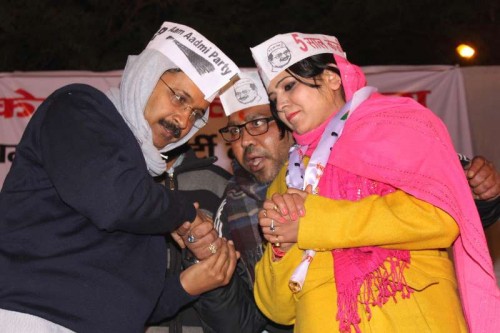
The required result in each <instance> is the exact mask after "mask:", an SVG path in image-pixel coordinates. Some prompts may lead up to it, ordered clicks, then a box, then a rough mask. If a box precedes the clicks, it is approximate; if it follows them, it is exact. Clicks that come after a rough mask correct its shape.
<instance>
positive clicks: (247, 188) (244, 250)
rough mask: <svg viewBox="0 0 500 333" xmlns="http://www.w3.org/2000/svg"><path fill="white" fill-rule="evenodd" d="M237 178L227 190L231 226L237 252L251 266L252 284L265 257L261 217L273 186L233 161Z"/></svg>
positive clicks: (235, 177) (232, 180)
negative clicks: (260, 212) (263, 256)
mask: <svg viewBox="0 0 500 333" xmlns="http://www.w3.org/2000/svg"><path fill="white" fill-rule="evenodd" d="M233 174H234V175H233V177H231V179H230V180H229V183H228V185H227V189H226V206H225V210H226V212H227V222H228V228H229V232H230V233H231V238H232V239H233V241H234V244H235V246H236V250H238V251H240V253H241V258H242V259H243V260H244V261H245V263H246V264H247V266H248V268H249V271H250V274H251V275H252V281H253V280H254V268H255V264H256V263H257V261H259V260H260V258H261V257H262V253H263V243H264V239H263V238H262V233H261V231H260V228H259V219H258V217H257V213H258V212H259V209H260V208H261V207H262V204H263V202H264V200H265V198H266V191H267V187H268V185H269V184H261V183H259V182H257V181H256V180H255V178H254V177H253V176H252V175H251V174H250V173H249V172H247V171H246V170H245V169H243V168H242V167H241V166H240V165H239V164H238V163H236V162H235V161H233Z"/></svg>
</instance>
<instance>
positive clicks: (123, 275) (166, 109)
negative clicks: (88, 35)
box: [0, 22, 239, 333]
mask: <svg viewBox="0 0 500 333" xmlns="http://www.w3.org/2000/svg"><path fill="white" fill-rule="evenodd" d="M175 31H177V32H175ZM180 33H189V34H190V36H196V38H197V39H198V40H203V41H204V43H205V44H206V45H210V47H211V48H212V50H217V51H218V55H219V57H222V58H224V63H225V64H228V66H229V68H224V72H222V71H221V70H220V68H218V67H217V64H214V63H213V60H211V59H208V58H206V56H205V57H204V54H203V53H201V52H197V49H196V47H195V46H194V45H191V47H188V46H189V43H190V42H189V40H187V39H185V38H182V36H179V34H180ZM176 38H178V39H179V41H177V39H176ZM181 42H183V43H185V44H186V45H182V44H181ZM194 61H195V62H196V65H197V66H194V65H193V62H194ZM201 65H203V68H204V71H203V72H202V74H203V76H202V75H201V74H199V73H198V72H197V69H198V68H199V67H200V66H201ZM229 72H231V73H229ZM238 72H239V70H238V69H237V67H236V66H235V65H234V64H233V62H232V61H231V60H230V59H228V58H227V57H226V56H225V55H224V54H223V53H222V52H221V51H220V50H218V48H217V47H216V46H215V45H213V44H211V43H210V42H209V41H207V40H206V38H204V37H203V36H201V35H200V34H199V33H198V32H196V31H194V30H192V29H191V28H189V27H186V26H182V25H179V24H175V23H170V22H165V23H164V25H163V26H162V28H161V29H160V30H159V31H158V32H157V34H156V35H155V36H154V37H153V40H152V41H151V42H150V43H149V44H148V46H147V47H146V49H145V50H144V51H143V52H142V53H141V54H140V55H139V56H135V57H130V58H129V60H128V62H127V65H126V67H125V70H124V72H123V77H122V80H121V83H120V88H119V89H112V90H111V91H109V92H107V94H106V95H105V94H103V93H102V92H100V91H98V90H96V89H95V88H92V87H90V86H87V85H81V84H73V85H69V86H66V87H63V88H61V89H59V90H57V91H56V92H54V93H53V94H52V95H51V96H49V97H48V98H47V100H46V101H45V102H44V103H42V104H41V106H40V107H39V108H38V110H37V111H36V112H35V114H34V115H33V117H32V118H31V120H30V122H29V124H28V126H27V128H26V130H25V132H24V135H23V138H22V139H21V142H20V143H19V145H18V148H17V151H16V158H15V160H14V162H13V164H12V168H11V169H10V172H9V174H8V175H7V178H6V180H5V183H4V185H3V189H2V192H0V272H1V278H0V332H16V333H28V332H38V333H53V332H59V333H67V332H121V333H127V332H130V333H135V332H141V331H143V330H144V326H145V325H146V322H147V321H148V320H149V321H158V320H161V319H163V318H165V317H167V316H171V315H173V314H175V313H176V312H177V311H178V309H179V308H181V307H182V306H184V305H185V304H187V303H189V302H191V301H193V300H195V299H196V298H197V296H198V295H199V294H201V293H203V292H205V291H207V290H211V289H213V288H217V287H219V286H222V285H225V284H227V283H228V282H229V279H230V277H231V275H232V273H233V271H234V268H235V265H236V260H237V256H238V254H237V252H236V251H235V250H234V247H233V246H232V244H231V242H227V241H225V240H223V239H220V238H218V235H217V233H216V232H215V231H213V226H212V223H211V221H209V220H208V219H207V218H205V217H204V215H203V214H202V213H201V212H199V211H198V210H197V209H195V207H194V205H193V202H192V201H190V200H187V198H186V197H185V196H183V195H182V194H180V193H178V192H177V191H170V190H169V189H167V188H165V187H164V186H162V185H160V184H157V183H155V182H154V180H153V177H152V176H158V175H161V174H163V173H164V172H165V170H166V163H165V161H164V160H163V158H162V154H164V155H165V154H166V155H168V152H169V151H171V150H172V149H174V148H175V147H177V146H180V145H182V144H183V143H184V142H187V140H188V139H189V138H190V137H191V136H192V135H193V134H194V133H195V132H196V131H197V130H198V128H200V127H202V126H203V125H204V124H205V123H206V121H207V119H208V114H207V112H206V109H207V107H208V106H209V103H210V101H211V100H212V99H213V98H214V97H215V96H216V95H217V94H218V93H219V90H220V89H221V88H223V87H224V86H226V85H227V84H230V83H231V78H232V77H233V75H236V74H238ZM228 74H229V75H228ZM189 222H192V223H193V225H197V226H198V227H200V228H202V229H203V228H205V229H206V230H208V231H207V232H206V234H207V235H206V237H204V238H202V239H199V240H198V241H197V242H196V246H194V247H192V251H193V252H194V254H195V255H196V257H197V258H198V259H199V263H198V264H196V265H193V266H192V267H190V268H187V269H186V270H184V271H183V272H182V273H180V274H177V275H173V276H166V259H167V258H166V257H167V252H166V247H165V234H167V233H169V232H172V231H173V230H175V229H176V228H178V227H179V226H180V225H189ZM210 230H212V231H210Z"/></svg>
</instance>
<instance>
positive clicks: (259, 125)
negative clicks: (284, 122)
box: [219, 117, 274, 142]
mask: <svg viewBox="0 0 500 333" xmlns="http://www.w3.org/2000/svg"><path fill="white" fill-rule="evenodd" d="M271 121H274V118H273V117H267V118H257V119H253V120H250V121H247V122H246V123H243V124H240V125H230V126H226V127H223V128H221V129H220V130H219V133H220V134H221V135H222V138H223V139H224V141H226V142H233V141H236V140H238V139H239V138H240V137H241V131H242V130H243V127H244V128H245V129H246V130H247V133H248V134H250V135H251V136H257V135H261V134H264V133H266V132H267V131H268V130H269V122H271Z"/></svg>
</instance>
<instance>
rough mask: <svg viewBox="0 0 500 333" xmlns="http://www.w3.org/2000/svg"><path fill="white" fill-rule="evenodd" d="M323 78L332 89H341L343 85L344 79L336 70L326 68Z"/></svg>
mask: <svg viewBox="0 0 500 333" xmlns="http://www.w3.org/2000/svg"><path fill="white" fill-rule="evenodd" d="M323 75H324V77H323V79H324V81H325V82H326V85H327V86H328V87H329V88H330V89H332V90H334V91H335V90H339V89H340V88H341V86H342V79H341V78H340V76H339V75H338V74H337V73H335V72H332V71H330V70H328V69H326V70H325V71H324V72H323Z"/></svg>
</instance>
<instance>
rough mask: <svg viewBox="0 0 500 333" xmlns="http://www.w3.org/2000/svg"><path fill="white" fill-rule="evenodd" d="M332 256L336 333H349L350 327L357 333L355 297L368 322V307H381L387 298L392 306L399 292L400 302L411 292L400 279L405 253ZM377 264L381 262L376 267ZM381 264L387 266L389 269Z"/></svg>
mask: <svg viewBox="0 0 500 333" xmlns="http://www.w3.org/2000/svg"><path fill="white" fill-rule="evenodd" d="M374 250H375V251H374ZM332 254H333V256H334V262H335V265H334V271H335V279H336V285H337V292H338V298H337V305H338V312H337V320H338V321H339V329H340V332H342V333H345V332H350V331H351V325H352V326H353V327H354V329H355V331H356V332H358V333H359V332H361V331H360V329H359V323H360V322H361V318H360V317H359V313H358V295H360V301H361V303H362V304H363V305H364V308H365V311H366V313H367V314H368V320H370V319H371V309H370V306H382V305H384V304H385V303H386V302H387V301H388V300H389V299H390V298H392V299H393V300H394V301H395V302H396V293H398V292H401V296H402V298H409V297H410V294H411V292H412V290H411V288H410V287H408V286H407V284H406V280H405V278H404V269H405V268H406V267H408V265H409V263H410V254H409V252H408V251H398V250H385V249H381V248H370V247H364V248H359V249H347V250H334V251H332ZM380 261H382V262H381V263H380V264H378V262H380ZM349 262H350V263H351V264H349ZM385 263H388V264H389V268H387V267H386V265H385ZM367 271H368V272H367Z"/></svg>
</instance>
